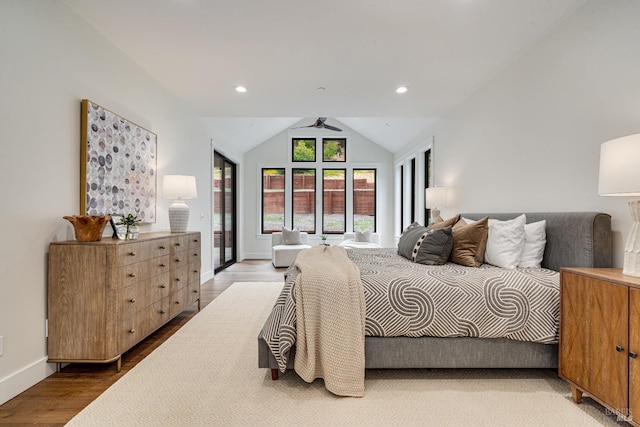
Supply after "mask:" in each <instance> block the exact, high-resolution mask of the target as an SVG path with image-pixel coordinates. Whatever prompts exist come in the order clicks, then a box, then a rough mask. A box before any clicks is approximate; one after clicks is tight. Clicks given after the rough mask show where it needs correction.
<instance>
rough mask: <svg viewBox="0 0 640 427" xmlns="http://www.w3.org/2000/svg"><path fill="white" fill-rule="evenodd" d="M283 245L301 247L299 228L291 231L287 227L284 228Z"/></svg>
mask: <svg viewBox="0 0 640 427" xmlns="http://www.w3.org/2000/svg"><path fill="white" fill-rule="evenodd" d="M282 243H283V244H285V245H301V244H302V241H301V240H300V230H298V229H297V228H294V229H293V230H289V229H288V228H286V227H282Z"/></svg>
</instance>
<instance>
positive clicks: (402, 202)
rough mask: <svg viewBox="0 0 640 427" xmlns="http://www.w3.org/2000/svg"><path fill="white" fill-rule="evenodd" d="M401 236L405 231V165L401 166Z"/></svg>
mask: <svg viewBox="0 0 640 427" xmlns="http://www.w3.org/2000/svg"><path fill="white" fill-rule="evenodd" d="M399 190H400V234H402V232H403V231H404V165H400V189H399Z"/></svg>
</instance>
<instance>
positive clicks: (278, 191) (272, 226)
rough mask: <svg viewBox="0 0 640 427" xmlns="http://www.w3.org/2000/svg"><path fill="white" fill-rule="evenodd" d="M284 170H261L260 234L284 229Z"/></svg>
mask: <svg viewBox="0 0 640 427" xmlns="http://www.w3.org/2000/svg"><path fill="white" fill-rule="evenodd" d="M284 183H285V170H284V169H262V233H263V234H265V233H272V232H274V231H280V230H282V227H284Z"/></svg>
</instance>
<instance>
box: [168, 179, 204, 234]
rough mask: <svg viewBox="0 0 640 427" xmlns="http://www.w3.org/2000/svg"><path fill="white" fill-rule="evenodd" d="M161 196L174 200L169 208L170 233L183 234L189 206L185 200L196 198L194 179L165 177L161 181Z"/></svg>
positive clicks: (187, 220) (185, 229) (187, 221)
mask: <svg viewBox="0 0 640 427" xmlns="http://www.w3.org/2000/svg"><path fill="white" fill-rule="evenodd" d="M162 195H163V197H164V198H165V199H174V202H173V203H172V204H171V206H169V225H170V227H171V232H172V233H184V232H185V231H187V224H188V223H189V206H187V204H186V203H185V202H184V201H185V200H186V199H195V198H196V197H198V193H197V190H196V177H195V176H187V175H165V176H164V177H163V179H162Z"/></svg>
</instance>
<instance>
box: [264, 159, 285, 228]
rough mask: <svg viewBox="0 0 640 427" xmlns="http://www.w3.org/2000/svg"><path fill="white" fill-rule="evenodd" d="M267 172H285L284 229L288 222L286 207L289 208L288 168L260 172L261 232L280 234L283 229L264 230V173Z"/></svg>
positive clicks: (283, 190)
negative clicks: (286, 221)
mask: <svg viewBox="0 0 640 427" xmlns="http://www.w3.org/2000/svg"><path fill="white" fill-rule="evenodd" d="M265 170H282V171H283V174H282V176H283V182H284V188H283V189H282V192H283V193H284V201H283V204H284V206H285V212H284V213H283V214H282V227H284V226H285V220H286V206H287V184H286V183H287V168H286V167H285V168H261V171H260V182H261V185H260V193H261V197H260V232H261V233H262V234H271V233H273V232H278V231H281V230H282V228H281V229H280V230H275V229H274V230H268V231H265V229H264V171H265Z"/></svg>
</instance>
